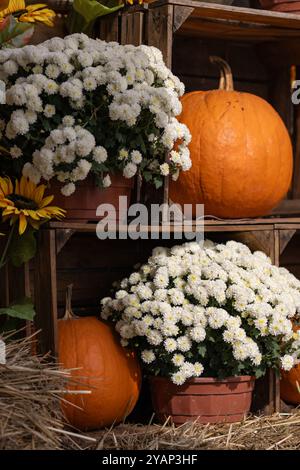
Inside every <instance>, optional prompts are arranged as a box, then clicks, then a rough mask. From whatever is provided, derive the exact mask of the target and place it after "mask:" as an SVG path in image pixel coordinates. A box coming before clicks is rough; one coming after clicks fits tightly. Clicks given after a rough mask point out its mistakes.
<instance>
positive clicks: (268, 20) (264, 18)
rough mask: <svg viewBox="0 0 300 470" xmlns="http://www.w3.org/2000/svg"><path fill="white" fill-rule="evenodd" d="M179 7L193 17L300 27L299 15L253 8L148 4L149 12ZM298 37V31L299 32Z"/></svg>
mask: <svg viewBox="0 0 300 470" xmlns="http://www.w3.org/2000/svg"><path fill="white" fill-rule="evenodd" d="M170 5H181V6H184V7H190V8H194V12H193V14H192V16H193V17H201V18H218V19H224V20H234V19H235V20H238V21H243V22H250V23H259V24H267V25H272V26H277V27H281V28H282V29H283V28H286V29H293V28H295V29H297V28H299V27H300V17H299V15H295V14H289V13H278V12H273V11H267V10H255V9H253V8H240V7H232V6H226V5H219V4H215V3H214V4H211V3H205V2H198V1H194V0H158V1H155V2H152V3H150V5H149V11H151V10H152V9H156V8H159V7H164V6H170ZM299 36H300V31H299Z"/></svg>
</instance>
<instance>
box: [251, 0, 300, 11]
mask: <svg viewBox="0 0 300 470" xmlns="http://www.w3.org/2000/svg"><path fill="white" fill-rule="evenodd" d="M259 1H260V4H261V6H262V7H263V8H265V9H267V10H272V11H281V12H283V13H300V2H297V1H295V0H259Z"/></svg>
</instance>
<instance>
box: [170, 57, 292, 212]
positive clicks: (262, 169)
mask: <svg viewBox="0 0 300 470" xmlns="http://www.w3.org/2000/svg"><path fill="white" fill-rule="evenodd" d="M211 61H212V62H214V63H217V64H218V65H220V67H221V70H222V73H221V80H220V88H219V89H218V90H211V91H194V92H192V93H188V94H186V95H184V96H183V97H182V107H183V110H182V113H181V116H180V118H179V119H180V121H181V122H183V123H184V124H186V125H187V126H188V127H189V129H190V131H191V134H192V142H191V144H190V152H191V159H192V168H191V169H190V170H189V171H186V172H181V174H180V177H179V179H178V180H177V181H176V182H174V181H173V182H171V183H170V199H171V200H172V201H173V202H176V203H179V204H181V205H183V204H193V207H194V205H195V204H197V203H198V204H205V213H206V214H207V215H214V216H218V217H221V218H241V217H257V216H262V215H265V214H266V213H268V212H270V211H271V210H272V209H273V208H274V207H275V206H276V205H277V204H278V203H279V201H280V200H281V199H282V198H283V197H284V195H285V194H286V192H287V190H288V188H289V185H290V182H291V177H292V169H293V154H292V145H291V140H290V137H289V134H288V131H287V129H286V127H285V125H284V123H283V121H282V120H281V118H280V116H279V115H278V113H277V112H276V111H275V110H274V109H273V108H272V106H271V105H270V104H269V103H267V102H266V101H265V100H263V99H262V98H259V97H258V96H255V95H252V94H249V93H241V92H237V91H234V89H233V81H232V74H231V70H230V67H229V65H228V64H227V63H226V62H225V61H223V60H222V59H220V58H219V57H211ZM193 214H194V215H195V207H194V211H193Z"/></svg>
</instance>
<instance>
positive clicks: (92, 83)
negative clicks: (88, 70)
mask: <svg viewBox="0 0 300 470" xmlns="http://www.w3.org/2000/svg"><path fill="white" fill-rule="evenodd" d="M97 86H98V83H97V80H96V79H95V78H94V77H86V78H85V79H84V80H83V88H84V89H85V90H86V91H94V90H96V88H97Z"/></svg>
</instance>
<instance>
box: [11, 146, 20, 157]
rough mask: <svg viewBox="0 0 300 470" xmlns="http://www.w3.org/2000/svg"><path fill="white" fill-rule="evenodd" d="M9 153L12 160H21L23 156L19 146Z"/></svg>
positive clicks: (12, 148)
mask: <svg viewBox="0 0 300 470" xmlns="http://www.w3.org/2000/svg"><path fill="white" fill-rule="evenodd" d="M9 151H10V154H11V157H12V158H20V157H21V156H22V155H23V152H22V150H21V149H20V148H19V147H18V146H17V145H14V146H13V147H11V148H10V150H9Z"/></svg>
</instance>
